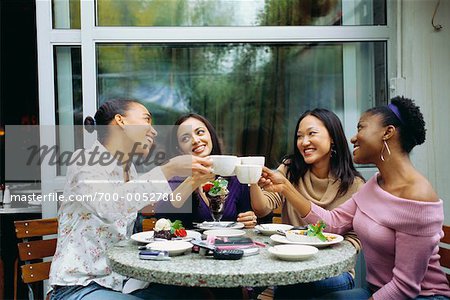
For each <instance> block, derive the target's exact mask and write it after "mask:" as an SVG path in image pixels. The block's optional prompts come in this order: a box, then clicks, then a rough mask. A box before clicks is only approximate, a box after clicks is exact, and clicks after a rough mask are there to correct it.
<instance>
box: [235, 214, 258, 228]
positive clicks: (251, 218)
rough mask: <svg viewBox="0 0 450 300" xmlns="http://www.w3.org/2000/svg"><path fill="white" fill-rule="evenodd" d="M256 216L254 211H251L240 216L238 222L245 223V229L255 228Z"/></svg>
mask: <svg viewBox="0 0 450 300" xmlns="http://www.w3.org/2000/svg"><path fill="white" fill-rule="evenodd" d="M256 219H257V218H256V215H255V213H254V212H253V211H251V210H249V211H246V212H243V213H240V214H238V217H237V221H238V222H240V223H243V224H244V225H245V228H254V227H255V225H256Z"/></svg>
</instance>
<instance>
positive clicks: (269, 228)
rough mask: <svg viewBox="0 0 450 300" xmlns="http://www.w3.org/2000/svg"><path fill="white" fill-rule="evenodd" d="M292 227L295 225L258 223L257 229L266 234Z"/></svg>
mask: <svg viewBox="0 0 450 300" xmlns="http://www.w3.org/2000/svg"><path fill="white" fill-rule="evenodd" d="M292 227H294V226H292V225H288V224H261V225H256V226H255V229H257V230H258V231H259V232H261V233H262V234H264V235H271V234H275V233H277V230H289V229H292Z"/></svg>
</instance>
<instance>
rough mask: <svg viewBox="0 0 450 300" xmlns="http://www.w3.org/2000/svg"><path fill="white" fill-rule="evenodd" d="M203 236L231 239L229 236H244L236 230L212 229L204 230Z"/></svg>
mask: <svg viewBox="0 0 450 300" xmlns="http://www.w3.org/2000/svg"><path fill="white" fill-rule="evenodd" d="M203 234H204V235H212V236H219V237H231V236H243V235H244V234H245V231H244V230H238V229H213V230H205V231H204V232H203Z"/></svg>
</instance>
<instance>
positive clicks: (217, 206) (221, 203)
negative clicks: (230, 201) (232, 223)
mask: <svg viewBox="0 0 450 300" xmlns="http://www.w3.org/2000/svg"><path fill="white" fill-rule="evenodd" d="M227 196H228V195H218V196H211V195H207V197H208V200H209V212H210V213H211V217H212V219H213V220H214V223H219V222H220V220H221V219H222V216H223V211H224V208H225V201H226V200H227Z"/></svg>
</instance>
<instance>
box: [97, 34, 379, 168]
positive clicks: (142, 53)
mask: <svg viewBox="0 0 450 300" xmlns="http://www.w3.org/2000/svg"><path fill="white" fill-rule="evenodd" d="M344 52H347V54H346V55H344ZM376 62H378V63H376ZM345 65H354V66H356V68H355V70H354V72H355V74H351V76H348V75H347V76H346V77H345V76H344V69H346V66H345ZM347 68H348V67H347ZM346 72H349V71H348V70H347V71H346ZM355 75H356V76H355ZM352 77H353V79H349V78H352ZM344 79H345V80H347V81H348V80H352V81H353V84H352V86H354V87H356V89H357V96H358V99H361V101H360V106H359V107H358V108H356V107H355V108H353V109H357V110H358V111H362V110H365V109H367V108H369V107H371V106H373V105H374V104H375V102H376V101H377V100H376V99H378V101H384V100H385V98H386V68H385V43H384V42H359V43H227V44H223V43H206V44H205V43H201V44H199V43H189V44H165V45H158V44H156V45H155V44H98V45H97V91H98V97H97V98H98V101H99V105H100V104H101V103H103V101H106V100H108V99H112V98H117V97H123V96H125V97H130V98H135V99H139V100H141V101H142V102H143V103H145V104H146V105H147V107H148V109H149V110H150V111H151V112H152V114H153V115H154V118H155V121H156V123H157V124H164V125H170V124H173V122H174V121H175V120H176V118H178V117H179V116H180V115H181V114H184V113H187V112H191V111H194V112H197V113H200V114H202V115H205V116H206V117H207V118H208V119H209V120H210V121H211V122H212V123H213V124H214V125H215V126H216V128H217V130H218V133H219V135H220V136H221V137H222V140H223V146H224V149H225V151H226V152H227V153H233V154H239V155H251V154H259V155H265V156H266V157H267V162H268V164H269V165H270V166H272V167H274V166H276V165H277V163H278V161H279V159H280V158H281V157H282V156H283V155H284V154H286V153H289V152H292V151H293V149H292V140H293V136H294V130H295V125H296V122H297V120H298V118H299V116H300V115H301V114H302V113H303V112H304V111H306V110H308V109H312V108H315V107H324V108H328V109H330V110H333V111H335V112H336V113H337V114H338V115H340V117H341V119H343V118H344V117H345V114H344V110H345V109H350V108H349V107H346V101H345V99H344V85H345V84H347V85H348V84H349V83H348V82H344V81H345V80H344Z"/></svg>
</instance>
